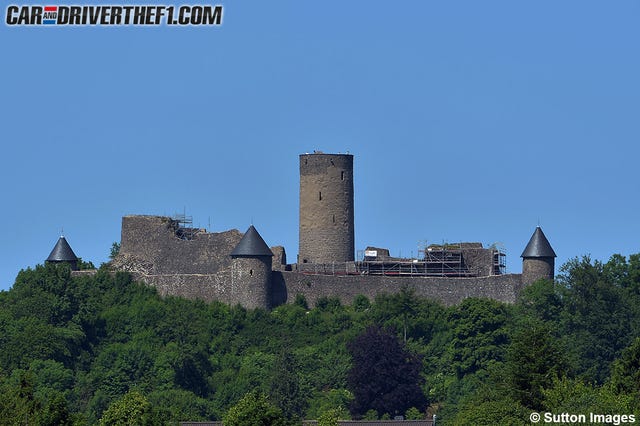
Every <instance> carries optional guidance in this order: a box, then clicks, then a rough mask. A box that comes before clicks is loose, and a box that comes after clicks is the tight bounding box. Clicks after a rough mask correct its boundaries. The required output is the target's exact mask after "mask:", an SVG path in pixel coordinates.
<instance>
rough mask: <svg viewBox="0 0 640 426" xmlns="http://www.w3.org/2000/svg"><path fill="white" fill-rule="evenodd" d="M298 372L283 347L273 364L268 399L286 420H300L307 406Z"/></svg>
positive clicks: (292, 356) (294, 362)
mask: <svg viewBox="0 0 640 426" xmlns="http://www.w3.org/2000/svg"><path fill="white" fill-rule="evenodd" d="M298 372H299V367H298V363H297V362H296V360H295V357H294V355H293V354H292V353H291V351H290V350H289V348H288V347H284V348H283V349H282V350H281V351H280V354H279V355H278V357H277V358H276V359H275V362H274V367H273V373H272V377H271V384H270V388H269V397H270V398H271V400H272V401H273V402H274V403H275V404H276V405H277V406H278V407H279V408H280V409H281V410H282V413H283V414H284V416H285V417H286V418H287V419H288V420H299V419H301V418H302V416H303V415H304V412H305V409H306V406H307V399H306V398H305V395H303V394H302V389H301V386H300V378H299V377H298Z"/></svg>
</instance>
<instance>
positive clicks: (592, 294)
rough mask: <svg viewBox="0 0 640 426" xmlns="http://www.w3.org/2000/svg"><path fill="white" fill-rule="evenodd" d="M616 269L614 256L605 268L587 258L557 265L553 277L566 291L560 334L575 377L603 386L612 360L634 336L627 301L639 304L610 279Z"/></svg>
mask: <svg viewBox="0 0 640 426" xmlns="http://www.w3.org/2000/svg"><path fill="white" fill-rule="evenodd" d="M620 267H621V264H620V261H619V258H617V257H615V258H614V260H613V263H610V264H607V266H605V265H603V264H602V263H601V262H598V261H595V262H591V259H590V258H589V257H583V258H582V259H577V258H576V259H572V260H570V261H569V262H567V263H566V264H565V265H563V266H562V268H561V271H562V275H561V276H560V277H559V279H558V281H559V283H560V284H561V285H562V286H563V287H564V288H565V289H566V291H567V292H566V296H565V302H564V303H565V309H564V311H563V314H562V319H561V321H560V324H559V325H560V327H561V335H562V336H563V338H564V340H565V342H566V343H565V345H566V347H567V349H568V350H569V354H570V356H571V357H572V358H573V363H574V365H575V367H576V370H577V373H578V374H579V375H580V376H582V377H583V378H584V379H585V380H588V381H593V382H596V383H604V382H605V380H606V378H607V377H608V375H609V367H610V364H611V362H613V360H614V359H615V358H616V357H617V356H619V355H620V352H621V351H622V349H623V348H625V347H626V346H628V345H629V344H630V343H631V340H632V338H633V336H634V334H635V335H637V333H638V330H637V329H636V330H634V321H632V318H633V317H634V315H633V311H634V309H637V308H635V307H634V304H633V303H632V301H633V300H635V301H636V302H638V297H637V296H634V295H633V294H630V293H629V291H628V290H627V289H626V288H624V287H622V286H627V285H629V284H628V283H627V284H625V283H624V282H615V281H612V280H611V277H612V276H616V275H621V274H622V272H620V271H619V269H620ZM613 269H615V270H617V272H616V273H613V272H612V270H613ZM622 275H624V274H622ZM636 316H637V313H636Z"/></svg>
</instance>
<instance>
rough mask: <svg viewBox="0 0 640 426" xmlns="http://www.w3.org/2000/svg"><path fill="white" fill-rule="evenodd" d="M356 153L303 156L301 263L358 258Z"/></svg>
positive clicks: (301, 180) (301, 161)
mask: <svg viewBox="0 0 640 426" xmlns="http://www.w3.org/2000/svg"><path fill="white" fill-rule="evenodd" d="M354 252H355V244H354V212H353V155H348V154H303V155H301V156H300V247H299V255H298V263H331V262H349V261H353V260H354Z"/></svg>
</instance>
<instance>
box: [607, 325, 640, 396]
mask: <svg viewBox="0 0 640 426" xmlns="http://www.w3.org/2000/svg"><path fill="white" fill-rule="evenodd" d="M611 385H612V386H613V388H614V389H615V390H616V391H617V392H619V393H626V394H628V395H634V396H635V399H636V401H639V402H638V408H640V337H638V338H636V339H635V340H634V341H633V343H632V344H631V346H629V347H628V348H625V349H624V350H623V351H622V354H621V356H620V358H618V359H617V360H615V361H614V363H613V367H612V371H611Z"/></svg>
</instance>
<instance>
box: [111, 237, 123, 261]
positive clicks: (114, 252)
mask: <svg viewBox="0 0 640 426" xmlns="http://www.w3.org/2000/svg"><path fill="white" fill-rule="evenodd" d="M119 253H120V243H119V242H117V241H114V243H113V244H111V250H110V251H109V259H111V260H113V259H115V258H116V256H117V255H118V254H119Z"/></svg>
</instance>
